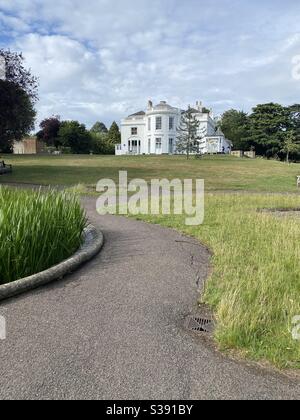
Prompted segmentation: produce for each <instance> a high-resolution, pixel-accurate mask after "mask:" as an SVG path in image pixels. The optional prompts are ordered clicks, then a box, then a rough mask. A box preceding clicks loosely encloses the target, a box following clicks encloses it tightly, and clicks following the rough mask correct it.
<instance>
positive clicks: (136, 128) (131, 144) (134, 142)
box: [116, 101, 232, 156]
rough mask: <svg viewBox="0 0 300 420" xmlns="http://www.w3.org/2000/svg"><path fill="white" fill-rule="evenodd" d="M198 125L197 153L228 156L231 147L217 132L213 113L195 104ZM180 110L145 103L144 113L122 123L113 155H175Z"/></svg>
mask: <svg viewBox="0 0 300 420" xmlns="http://www.w3.org/2000/svg"><path fill="white" fill-rule="evenodd" d="M192 109H193V111H194V115H195V117H196V118H197V120H199V121H200V126H199V137H203V135H204V137H203V138H202V140H199V153H201V154H208V153H211V154H213V153H214V154H216V153H230V152H231V148H232V143H231V142H230V141H229V140H227V139H226V138H225V136H224V134H223V133H222V132H221V131H220V130H219V129H218V128H217V120H216V119H215V118H214V117H213V113H212V111H209V110H207V109H206V108H204V107H203V106H202V103H201V102H197V103H196V107H195V108H192ZM182 113H184V111H183V110H181V109H178V108H174V107H172V106H170V105H168V104H167V103H166V102H160V103H159V104H158V105H156V106H153V103H152V102H151V101H149V102H148V107H147V111H146V112H144V111H140V112H137V113H136V114H132V115H129V117H127V118H125V119H123V120H122V123H121V138H122V140H121V144H118V145H117V146H116V155H117V156H121V155H151V154H155V155H161V154H170V155H173V154H176V139H177V128H178V127H179V124H180V119H181V115H182Z"/></svg>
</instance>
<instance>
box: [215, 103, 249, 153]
mask: <svg viewBox="0 0 300 420" xmlns="http://www.w3.org/2000/svg"><path fill="white" fill-rule="evenodd" d="M220 127H221V130H222V131H223V133H224V134H225V137H226V138H227V139H229V140H231V141H232V143H233V147H234V149H236V150H244V151H245V150H249V144H248V140H247V137H248V135H249V119H248V115H247V114H246V113H245V112H243V111H237V110H235V109H230V110H229V111H226V112H225V113H224V114H223V115H222V119H221V122H220Z"/></svg>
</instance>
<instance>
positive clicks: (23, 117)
mask: <svg viewBox="0 0 300 420" xmlns="http://www.w3.org/2000/svg"><path fill="white" fill-rule="evenodd" d="M35 116H36V112H35V110H34V108H33V104H32V101H31V100H30V97H29V95H28V94H27V93H26V92H25V91H24V90H23V89H21V88H20V87H19V86H18V85H16V84H15V83H13V82H10V81H3V80H0V151H2V152H10V151H11V148H12V142H13V140H21V139H22V137H24V136H25V135H26V134H28V133H29V132H30V131H31V130H33V128H34V120H35Z"/></svg>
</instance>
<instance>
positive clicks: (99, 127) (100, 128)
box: [91, 121, 108, 134]
mask: <svg viewBox="0 0 300 420" xmlns="http://www.w3.org/2000/svg"><path fill="white" fill-rule="evenodd" d="M91 133H96V134H101V133H108V129H107V127H106V125H105V124H104V123H103V122H100V121H97V122H96V123H95V124H94V125H93V127H92V128H91Z"/></svg>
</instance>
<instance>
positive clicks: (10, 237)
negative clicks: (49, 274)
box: [0, 186, 86, 284]
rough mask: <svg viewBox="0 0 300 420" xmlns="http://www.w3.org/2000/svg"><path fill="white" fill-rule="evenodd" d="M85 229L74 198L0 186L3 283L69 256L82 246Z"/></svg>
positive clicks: (0, 255) (0, 275)
mask: <svg viewBox="0 0 300 420" xmlns="http://www.w3.org/2000/svg"><path fill="white" fill-rule="evenodd" d="M85 226H86V217H85V213H84V211H83V210H82V208H81V206H80V204H79V201H78V199H77V198H76V197H75V196H74V195H71V194H66V193H63V192H60V193H59V192H54V191H51V190H49V191H48V192H33V191H19V190H12V189H9V188H5V187H1V186H0V273H1V274H0V284H5V283H9V282H12V281H14V280H17V279H20V278H23V277H27V276H30V275H32V274H35V273H38V272H40V271H43V270H45V269H47V268H50V267H51V266H53V265H55V264H57V263H59V262H61V261H63V260H64V259H66V258H68V257H70V256H71V255H72V254H73V253H74V252H75V251H76V250H77V249H78V248H79V246H80V245H81V243H82V233H83V230H84V228H85Z"/></svg>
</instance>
